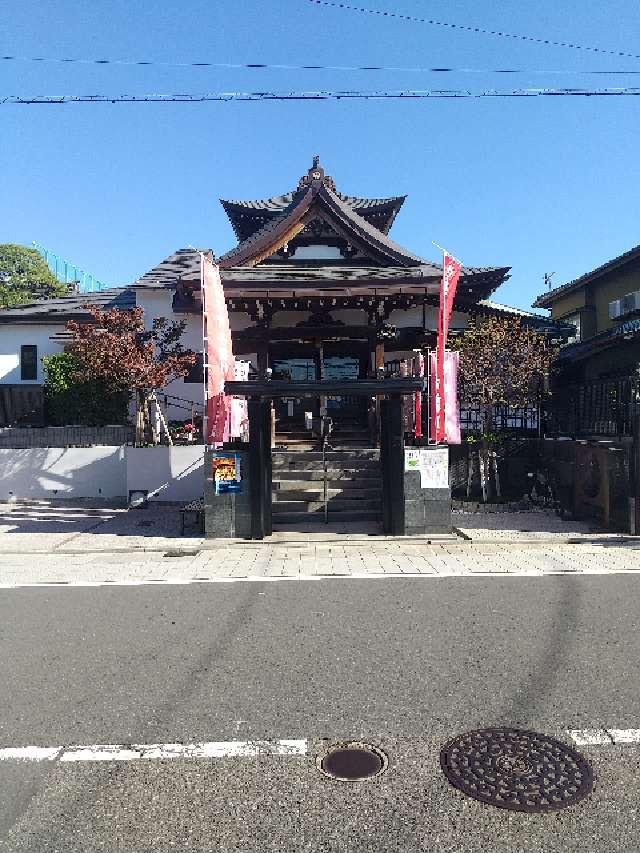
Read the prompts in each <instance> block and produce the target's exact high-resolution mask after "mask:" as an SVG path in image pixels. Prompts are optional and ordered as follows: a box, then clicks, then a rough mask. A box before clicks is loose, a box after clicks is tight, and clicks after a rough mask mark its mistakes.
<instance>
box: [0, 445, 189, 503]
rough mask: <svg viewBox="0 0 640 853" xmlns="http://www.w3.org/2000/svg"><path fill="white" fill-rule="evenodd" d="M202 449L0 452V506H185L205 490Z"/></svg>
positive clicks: (43, 449) (86, 448) (87, 449)
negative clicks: (143, 498)
mask: <svg viewBox="0 0 640 853" xmlns="http://www.w3.org/2000/svg"><path fill="white" fill-rule="evenodd" d="M203 465H204V447H203V445H201V444H200V445H194V446H193V447H122V446H121V447H70V448H53V447H50V448H44V447H43V448H37V447H30V448H28V449H26V450H9V449H6V450H5V449H0V501H6V500H8V499H9V498H11V497H15V498H18V499H27V500H47V499H48V500H53V499H55V498H67V499H68V498H98V499H100V498H105V499H111V500H113V499H120V500H126V499H127V498H128V496H129V491H130V490H134V489H135V490H138V489H144V490H146V491H147V492H148V493H149V500H152V501H153V500H155V501H176V502H180V503H183V502H186V501H190V500H193V499H194V498H198V497H201V496H202V493H203V490H204V470H203Z"/></svg>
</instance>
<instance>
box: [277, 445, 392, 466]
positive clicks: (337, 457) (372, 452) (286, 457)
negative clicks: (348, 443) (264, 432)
mask: <svg viewBox="0 0 640 853" xmlns="http://www.w3.org/2000/svg"><path fill="white" fill-rule="evenodd" d="M272 457H273V464H274V465H275V464H276V463H279V464H282V463H288V462H290V461H293V462H299V461H300V454H299V453H296V452H295V451H291V450H277V449H276V450H274V451H273V452H272ZM326 457H327V461H341V462H344V461H354V460H357V461H362V460H370V461H376V462H377V461H379V459H380V451H379V450H377V449H376V448H374V447H362V448H355V449H354V450H330V451H328V452H327V454H326ZM304 459H305V461H306V462H322V451H320V450H315V451H309V452H308V453H305V454H304Z"/></svg>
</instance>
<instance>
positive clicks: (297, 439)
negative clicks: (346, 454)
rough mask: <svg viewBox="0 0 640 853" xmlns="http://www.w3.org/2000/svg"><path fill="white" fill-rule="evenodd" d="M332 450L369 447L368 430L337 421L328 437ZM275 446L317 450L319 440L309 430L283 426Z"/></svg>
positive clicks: (357, 425)
mask: <svg viewBox="0 0 640 853" xmlns="http://www.w3.org/2000/svg"><path fill="white" fill-rule="evenodd" d="M329 444H330V446H331V449H332V450H350V449H355V448H362V449H367V448H370V447H371V436H370V435H369V430H368V429H367V428H366V427H364V426H362V424H361V423H357V422H348V421H346V422H345V421H337V422H335V423H334V427H333V431H332V433H331V435H330V437H329ZM275 445H276V447H277V448H279V449H280V450H305V451H307V450H319V449H320V440H319V439H318V438H314V437H313V436H312V435H311V433H310V431H309V430H304V429H300V428H299V427H295V426H283V427H280V428H279V429H278V431H277V432H276V436H275Z"/></svg>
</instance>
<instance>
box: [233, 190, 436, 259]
mask: <svg viewBox="0 0 640 853" xmlns="http://www.w3.org/2000/svg"><path fill="white" fill-rule="evenodd" d="M313 203H315V204H316V205H318V206H319V207H321V208H322V210H323V212H324V213H325V214H328V215H329V218H331V219H333V220H334V222H335V223H336V224H337V225H338V226H339V229H340V230H341V231H342V233H343V235H344V236H345V237H346V238H347V239H348V240H349V241H350V242H352V243H353V245H355V246H357V247H359V248H360V249H362V250H364V251H365V252H369V253H373V254H374V255H375V256H377V257H378V259H379V261H380V262H381V263H382V264H383V265H393V264H395V265H399V266H418V265H419V264H421V263H422V259H421V258H419V257H418V256H417V255H413V254H411V253H410V252H409V251H407V250H406V249H403V248H402V246H399V245H398V244H397V243H394V242H393V240H391V239H390V238H389V237H387V235H386V234H385V233H384V232H382V231H380V230H379V229H377V228H376V227H375V226H373V225H371V223H369V222H367V220H366V219H364V218H363V217H361V216H359V215H358V214H357V213H355V212H354V211H353V209H352V208H350V207H349V205H348V204H347V203H346V202H345V201H343V200H342V199H341V198H340V197H339V196H338V194H337V193H336V192H335V191H334V189H333V187H332V186H330V185H329V179H328V178H324V177H322V178H320V179H318V180H310V181H309V182H307V183H306V184H304V185H302V186H301V188H300V190H299V191H298V192H297V193H296V194H295V195H294V196H293V200H292V202H291V204H290V205H289V207H288V208H287V209H286V210H285V211H284V212H283V214H282V215H281V216H280V217H278V218H276V219H272V220H270V221H268V222H267V223H265V225H264V226H263V227H262V228H261V229H260V230H259V231H256V232H255V234H253V235H251V236H250V237H248V238H247V239H246V240H244V241H243V242H241V243H240V244H239V245H238V246H236V248H235V249H232V250H231V251H230V252H227V253H226V254H225V255H223V256H222V257H221V258H220V268H221V269H227V268H229V267H235V266H255V265H257V264H259V263H260V262H261V261H263V260H264V259H265V258H268V257H270V256H271V255H273V254H275V252H277V251H278V250H279V249H281V248H282V247H283V246H284V245H285V244H286V243H288V242H289V241H290V240H291V239H292V238H293V237H294V236H296V234H299V233H300V232H301V231H302V230H303V229H304V227H305V225H306V224H307V222H308V216H307V215H308V214H309V213H310V209H311V205H312V204H313Z"/></svg>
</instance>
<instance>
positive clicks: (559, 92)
mask: <svg viewBox="0 0 640 853" xmlns="http://www.w3.org/2000/svg"><path fill="white" fill-rule="evenodd" d="M637 95H640V87H638V88H632V87H624V88H615V89H512V90H507V91H500V90H497V89H487V90H484V91H480V92H472V91H468V90H465V89H451V90H447V89H428V90H420V89H418V90H416V89H407V90H403V91H398V92H387V91H379V92H359V91H320V92H205V93H202V94H175V95H165V94H156V93H152V94H146V95H34V96H21V95H6V96H4V97H0V105H5V104H20V105H25V104H32V105H33V104H49V105H53V104H68V103H86V104H122V103H160V104H164V103H192V104H195V103H203V102H206V101H340V100H416V99H417V100H426V99H430V100H440V99H445V98H447V99H448V98H453V99H456V98H457V99H471V98H473V99H476V98H537V97H582V98H593V97H620V96H625V97H634V96H637Z"/></svg>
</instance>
